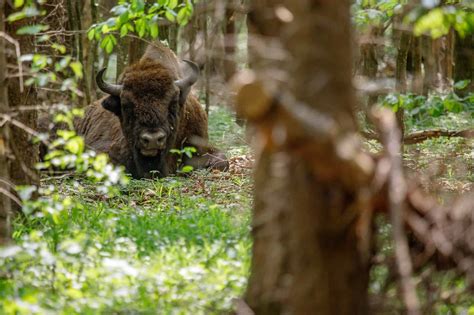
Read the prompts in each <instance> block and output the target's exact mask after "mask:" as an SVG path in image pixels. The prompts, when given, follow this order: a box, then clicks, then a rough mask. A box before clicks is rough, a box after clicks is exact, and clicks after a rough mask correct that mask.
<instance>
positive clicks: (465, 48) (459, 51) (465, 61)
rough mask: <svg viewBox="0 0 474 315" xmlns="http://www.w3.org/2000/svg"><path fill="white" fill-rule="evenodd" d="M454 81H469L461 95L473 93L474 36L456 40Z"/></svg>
mask: <svg viewBox="0 0 474 315" xmlns="http://www.w3.org/2000/svg"><path fill="white" fill-rule="evenodd" d="M455 51H456V56H455V60H456V61H455V67H454V80H455V81H456V82H457V81H461V80H471V82H470V84H469V86H468V87H467V88H466V89H464V90H462V91H461V93H463V94H467V93H468V92H474V34H471V35H467V36H466V37H465V38H461V37H459V36H458V37H457V38H456V49H455Z"/></svg>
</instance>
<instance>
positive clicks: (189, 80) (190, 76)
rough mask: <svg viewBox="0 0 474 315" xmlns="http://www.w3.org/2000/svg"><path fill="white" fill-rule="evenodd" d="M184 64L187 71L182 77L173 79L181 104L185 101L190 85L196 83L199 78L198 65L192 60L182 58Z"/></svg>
mask: <svg viewBox="0 0 474 315" xmlns="http://www.w3.org/2000/svg"><path fill="white" fill-rule="evenodd" d="M183 62H184V64H186V65H187V66H188V69H189V70H188V71H183V72H185V73H186V72H187V73H186V76H185V77H184V78H183V79H180V80H177V81H175V84H176V85H177V86H178V87H179V91H180V93H179V104H180V105H183V104H184V103H185V102H186V98H187V97H188V94H189V92H190V91H191V86H192V85H193V84H194V83H196V81H197V80H198V78H199V66H198V65H197V64H195V63H194V62H192V61H189V60H183Z"/></svg>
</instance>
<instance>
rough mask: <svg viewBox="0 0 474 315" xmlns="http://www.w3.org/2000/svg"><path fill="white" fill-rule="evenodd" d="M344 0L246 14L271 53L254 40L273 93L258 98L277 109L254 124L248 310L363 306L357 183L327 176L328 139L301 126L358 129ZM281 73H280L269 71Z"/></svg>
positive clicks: (252, 98) (297, 0) (251, 103)
mask: <svg viewBox="0 0 474 315" xmlns="http://www.w3.org/2000/svg"><path fill="white" fill-rule="evenodd" d="M349 5H350V3H349V1H325V0H312V1H308V0H306V1H304V0H267V1H256V2H254V3H253V8H252V9H251V12H250V14H249V23H250V24H251V29H252V30H253V34H251V35H252V36H254V38H257V37H258V38H259V40H264V41H265V42H263V43H262V42H261V43H260V44H259V45H261V46H260V47H265V51H266V52H267V53H268V54H267V55H266V56H267V58H266V59H263V58H264V57H263V55H259V54H256V53H255V52H256V51H258V48H256V47H255V45H254V43H255V42H253V43H252V42H251V46H252V47H251V49H250V51H251V53H252V54H253V56H252V57H251V59H252V65H253V67H254V70H255V71H258V72H257V76H261V77H262V79H261V80H259V82H261V84H262V85H263V87H264V88H263V90H264V91H265V93H267V94H268V95H270V98H271V99H269V100H267V101H266V102H264V103H265V104H266V106H269V107H271V106H274V105H273V104H275V102H278V103H281V104H283V105H281V107H282V108H284V110H279V109H278V110H277V109H275V110H272V109H270V110H268V111H267V112H266V114H265V115H264V117H262V118H261V119H262V121H263V122H261V123H259V124H256V127H257V130H258V131H257V135H256V136H257V138H258V139H260V141H257V142H258V143H259V145H260V146H259V147H257V148H256V152H258V153H259V154H258V157H257V165H256V173H255V204H254V213H253V222H252V235H253V240H254V247H253V256H252V271H251V276H250V279H249V286H248V289H247V293H246V302H247V304H248V305H249V306H250V308H251V309H252V310H253V311H254V312H255V314H272V315H273V314H322V315H325V314H331V315H333V314H367V312H368V297H367V286H368V267H367V264H366V261H365V260H364V259H363V257H362V254H361V253H360V252H359V250H358V247H357V244H358V242H357V237H356V225H355V222H356V219H357V216H358V211H359V210H360V209H356V208H358V206H357V205H356V203H357V202H356V199H357V197H356V195H357V193H356V192H355V190H354V189H359V188H360V187H359V188H354V187H355V186H357V185H355V186H354V187H352V188H351V185H352V184H349V185H346V184H344V183H343V182H344V181H345V179H344V178H343V177H338V176H334V177H333V176H326V175H328V174H327V173H325V170H329V169H330V170H335V169H337V168H338V164H337V163H338V162H337V160H333V159H332V158H331V153H329V150H325V146H326V145H327V144H328V142H330V140H329V139H327V138H326V139H323V138H322V137H320V135H319V134H317V133H313V132H308V129H309V130H312V129H311V128H312V127H315V128H318V126H320V127H322V126H323V125H325V124H326V123H329V124H331V122H334V124H335V125H336V126H337V127H339V128H340V129H341V132H342V133H343V134H346V135H347V134H352V133H354V132H355V131H356V122H355V115H354V103H355V100H354V95H353V91H352V88H351V65H352V63H351V40H350V34H351V29H350V14H349ZM275 13H276V14H275ZM277 42H279V44H278V43H277ZM273 49H274V50H275V51H271V50H273ZM275 55H277V56H284V58H282V59H276V58H271V56H275ZM280 71H284V72H285V75H284V76H283V77H284V78H286V79H285V80H281V76H270V75H269V74H271V73H280ZM241 91H242V90H241ZM257 96H258V95H255V94H252V95H249V97H248V98H244V99H240V96H238V102H239V107H241V106H244V107H246V108H248V109H249V110H257V111H258V110H260V109H259V108H258V107H257V106H258V105H259V104H260V105H262V104H261V103H257V102H256V101H257V99H258V98H257ZM239 99H240V100H239ZM246 116H247V117H248V118H249V119H250V118H251V116H250V114H249V113H247V114H246ZM303 121H304V122H305V123H303ZM253 122H254V123H255V120H253ZM306 124H307V125H306ZM304 126H305V127H304ZM306 127H307V128H308V129H306ZM326 136H327V135H326ZM315 161H317V162H315ZM315 168H317V169H315ZM347 176H348V177H347V178H346V180H347V181H351V180H354V179H353V178H352V177H351V176H350V175H347Z"/></svg>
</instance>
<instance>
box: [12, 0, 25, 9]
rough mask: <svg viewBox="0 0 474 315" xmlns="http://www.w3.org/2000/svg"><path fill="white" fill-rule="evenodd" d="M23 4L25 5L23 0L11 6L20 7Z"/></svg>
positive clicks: (18, 0)
mask: <svg viewBox="0 0 474 315" xmlns="http://www.w3.org/2000/svg"><path fill="white" fill-rule="evenodd" d="M24 4H25V1H24V0H15V2H14V3H13V5H14V6H15V8H19V7H22V6H23V5H24Z"/></svg>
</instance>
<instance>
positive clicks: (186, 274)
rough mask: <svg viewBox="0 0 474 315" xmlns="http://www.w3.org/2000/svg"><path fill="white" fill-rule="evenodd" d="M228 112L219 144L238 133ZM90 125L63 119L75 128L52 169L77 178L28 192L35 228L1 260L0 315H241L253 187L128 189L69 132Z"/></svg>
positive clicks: (211, 179)
mask: <svg viewBox="0 0 474 315" xmlns="http://www.w3.org/2000/svg"><path fill="white" fill-rule="evenodd" d="M223 111H225V110H223V109H219V110H218V111H212V112H211V117H210V120H211V124H213V125H217V126H221V127H220V128H217V130H216V131H213V132H211V138H213V139H217V138H219V137H220V135H221V134H222V133H223V132H224V131H223V130H225V129H227V128H231V126H233V127H235V128H238V127H236V126H235V125H233V121H232V120H231V114H230V113H229V112H227V111H226V113H225V114H224V113H223ZM81 114H82V111H81V110H73V111H65V112H62V113H60V114H59V115H57V116H56V119H55V121H56V122H58V123H60V124H61V125H63V126H64V128H63V130H62V131H58V139H57V140H55V141H53V143H52V145H51V146H52V152H50V154H49V156H48V158H47V161H46V162H45V164H43V165H42V167H46V166H49V165H56V167H57V168H58V167H59V168H61V167H63V166H64V167H72V168H75V169H76V171H75V175H74V176H72V175H71V176H64V175H63V176H60V177H52V178H49V177H46V178H43V180H42V186H41V187H40V188H36V187H24V188H23V189H22V190H21V197H22V200H23V201H24V208H23V209H24V216H23V217H21V218H18V219H17V220H16V222H15V229H14V238H15V245H12V246H10V247H5V248H2V249H0V269H1V270H2V274H3V275H5V277H1V278H0V313H1V314H8V315H9V314H45V313H46V314H49V313H55V314H113V313H125V314H129V313H134V314H136V313H139V314H156V313H159V314H189V313H192V314H222V313H225V312H227V311H228V310H230V309H231V307H232V299H233V298H236V297H239V296H240V295H242V294H243V290H244V289H245V285H246V281H247V280H246V279H247V277H248V271H249V265H250V247H251V240H250V236H249V221H250V205H251V196H252V193H251V179H250V176H248V174H247V176H244V177H242V176H241V175H229V174H226V173H223V174H221V176H219V177H218V178H216V174H212V173H208V172H206V171H196V172H193V173H191V174H190V176H186V177H168V178H164V179H161V180H128V179H126V178H125V177H124V176H123V172H122V170H121V169H120V168H116V167H114V166H112V165H110V164H109V163H107V161H106V159H105V157H104V158H102V157H100V155H94V154H93V153H90V152H87V150H86V149H85V148H84V146H83V142H82V140H81V139H80V138H78V137H77V135H76V134H75V133H74V132H72V131H70V130H68V126H71V125H72V122H73V119H74V118H75V117H77V116H80V115H81ZM216 120H218V121H216ZM227 124H230V125H231V126H227ZM224 125H225V126H226V127H225V128H224V127H223V126H224ZM238 129H239V128H238ZM239 132H241V131H239ZM192 151H193V150H192V149H185V150H184V151H183V152H182V154H190V155H191V156H192V153H193V152H192ZM53 152H54V153H53ZM89 171H91V172H89ZM114 173H115V174H117V175H115V176H114V175H113V174H114ZM33 193H35V194H36V197H37V198H35V199H34V200H31V199H30V197H31V196H32V195H33Z"/></svg>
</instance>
